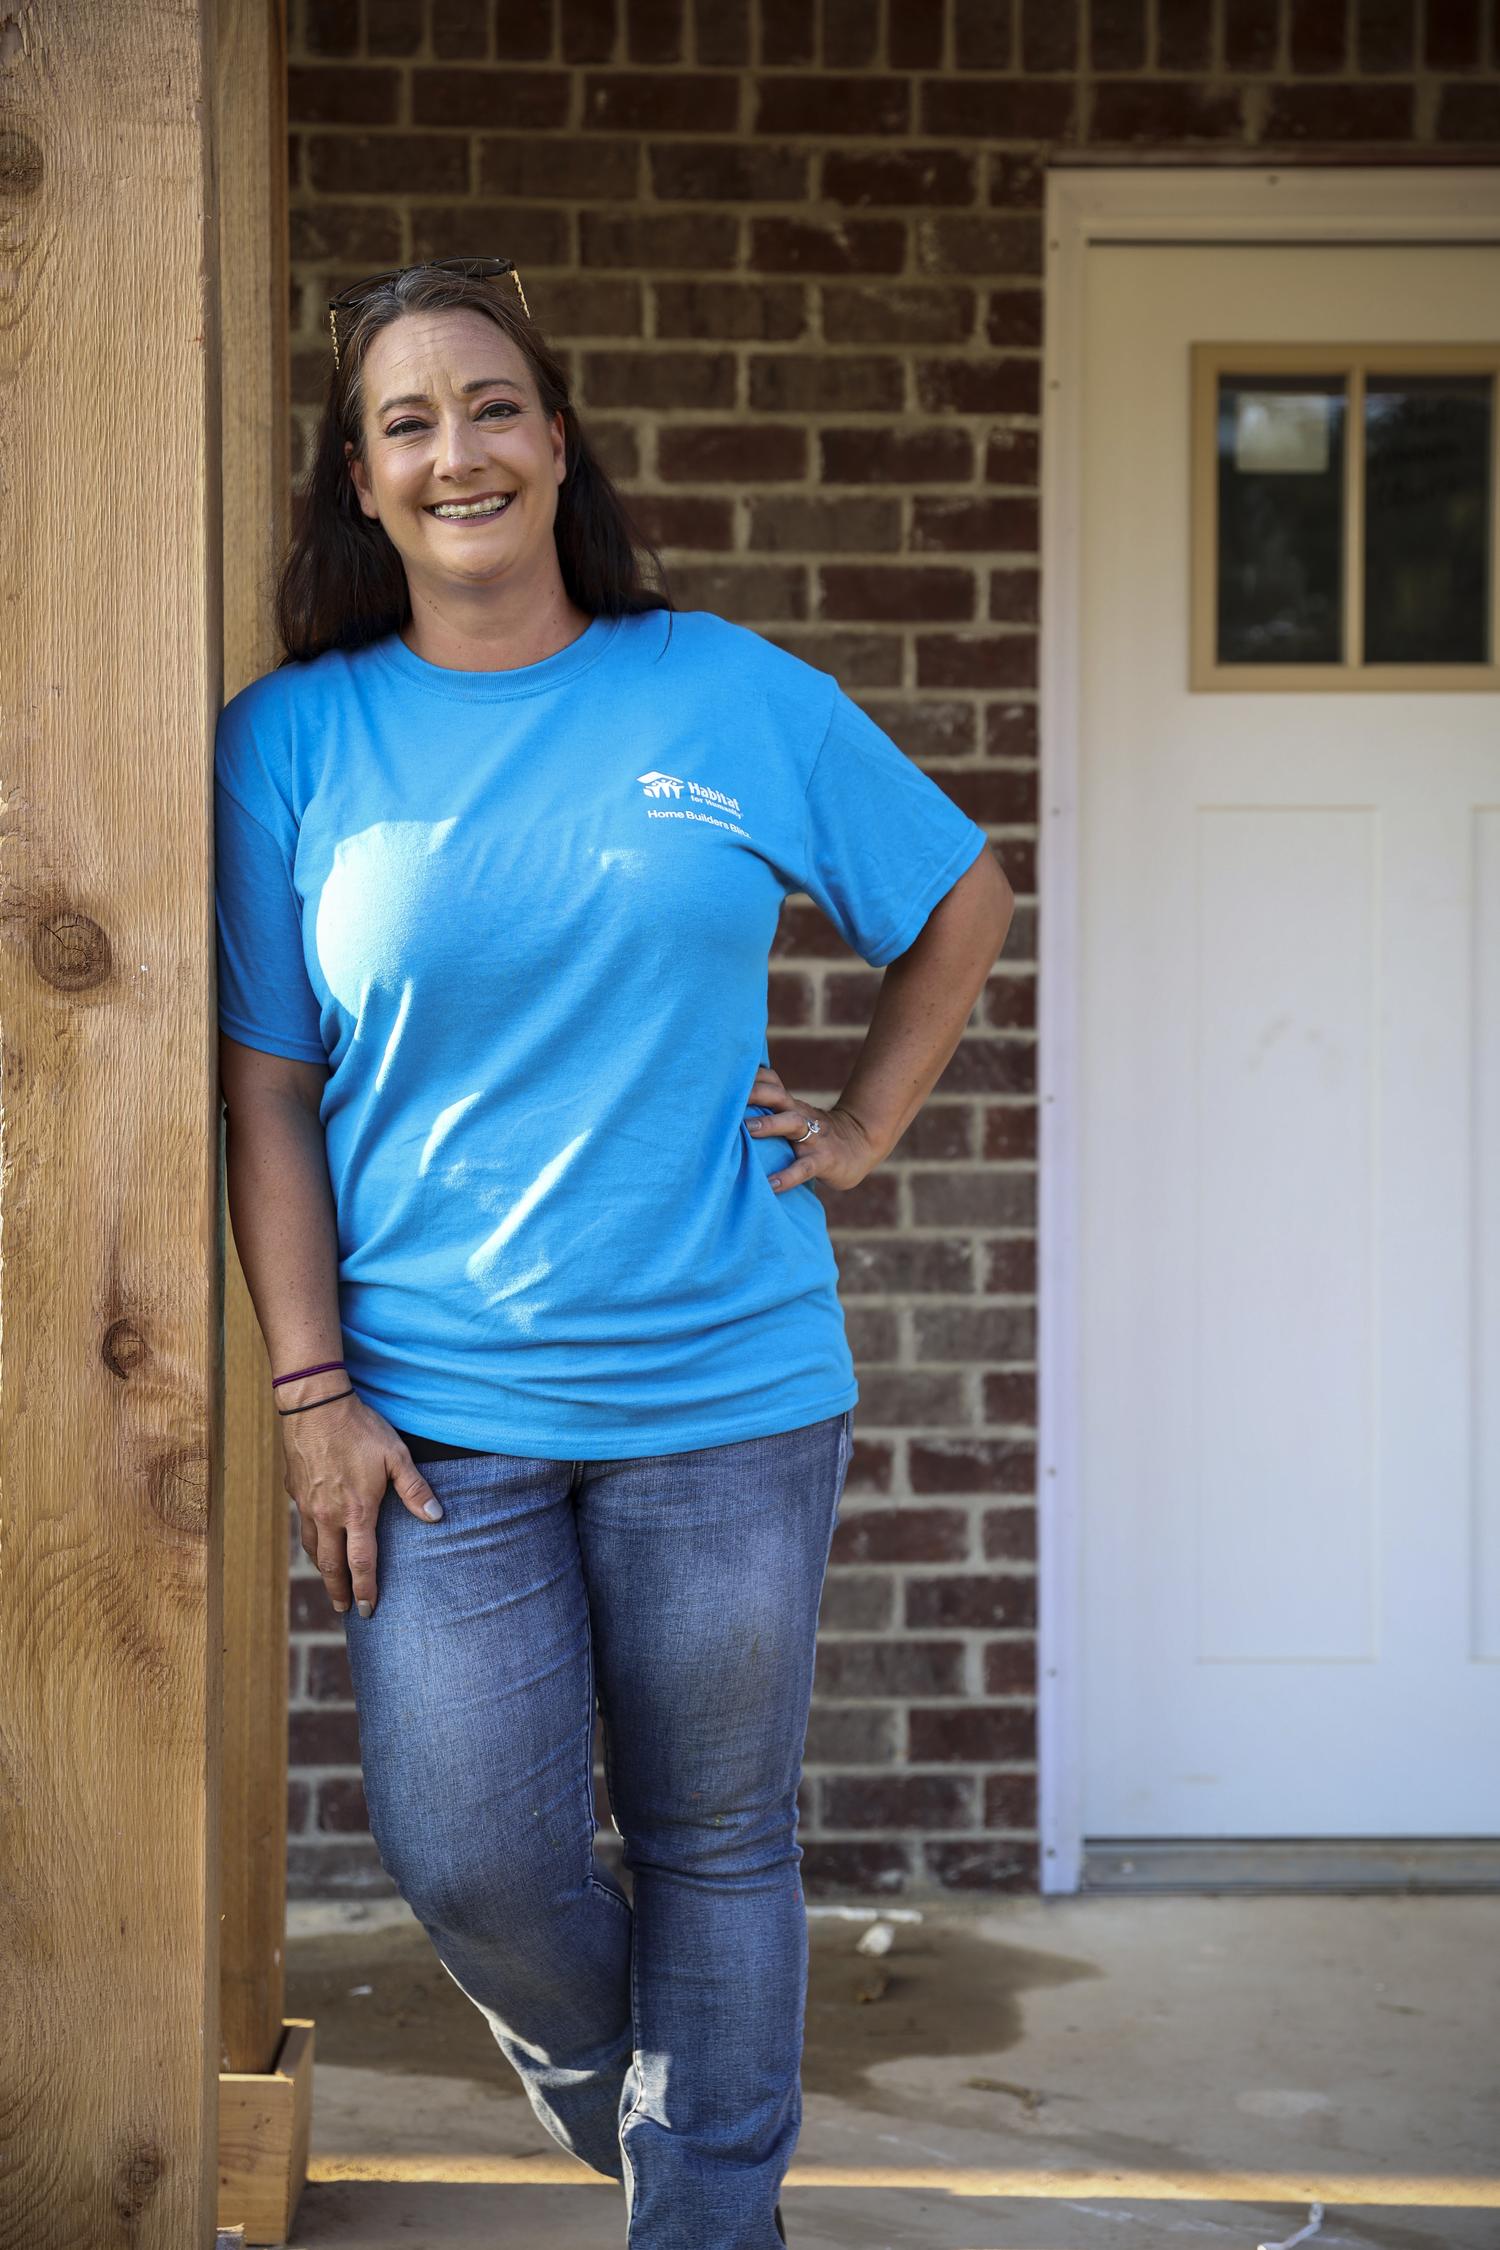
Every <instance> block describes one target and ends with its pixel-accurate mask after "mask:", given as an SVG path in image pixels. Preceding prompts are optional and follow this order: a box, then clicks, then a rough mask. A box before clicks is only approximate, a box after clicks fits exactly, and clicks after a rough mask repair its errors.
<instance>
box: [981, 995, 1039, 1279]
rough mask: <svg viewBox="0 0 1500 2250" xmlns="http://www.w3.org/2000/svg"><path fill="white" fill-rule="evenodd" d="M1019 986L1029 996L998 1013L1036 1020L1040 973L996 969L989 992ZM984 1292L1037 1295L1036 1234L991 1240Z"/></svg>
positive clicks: (985, 1252)
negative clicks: (1036, 999) (1037, 982)
mask: <svg viewBox="0 0 1500 2250" xmlns="http://www.w3.org/2000/svg"><path fill="white" fill-rule="evenodd" d="M1006 986H1015V987H1016V988H1017V990H1019V991H1020V992H1022V993H1025V994H1027V995H1028V996H1029V997H1028V998H1027V999H1025V1000H1024V1001H1012V1002H1009V1003H1008V1004H1006V1005H1005V1006H1004V1007H1003V1008H997V1010H996V1013H997V1014H1000V1013H1008V1014H1010V1015H1013V1016H1016V1017H1023V1016H1024V1017H1028V1018H1030V1019H1031V1020H1033V1021H1034V1020H1035V1015H1036V1006H1035V996H1036V975H1035V972H1034V971H1033V970H1030V969H1024V970H1018V971H1015V972H1013V973H1006V972H1005V971H1002V970H996V971H995V972H994V973H993V974H992V975H991V977H990V980H989V984H988V986H987V988H986V989H987V991H990V992H993V991H996V990H997V989H998V990H1004V988H1005V987H1006ZM984 1294H985V1295H986V1296H987V1297H1033V1296H1035V1294H1036V1237H1035V1236H1034V1235H1029V1234H1028V1235H1021V1236H1017V1237H1008V1238H1006V1239H1005V1240H1004V1241H999V1242H987V1243H986V1244H985V1251H984Z"/></svg>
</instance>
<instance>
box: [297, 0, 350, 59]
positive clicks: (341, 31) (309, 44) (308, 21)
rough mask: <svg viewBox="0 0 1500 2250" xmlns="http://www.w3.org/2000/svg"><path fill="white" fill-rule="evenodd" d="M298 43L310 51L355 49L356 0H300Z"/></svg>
mask: <svg viewBox="0 0 1500 2250" xmlns="http://www.w3.org/2000/svg"><path fill="white" fill-rule="evenodd" d="M302 44H303V46H304V47H305V48H306V49H307V52H308V53H309V54H310V55H352V54H355V53H357V52H358V49H359V0H303V7H302Z"/></svg>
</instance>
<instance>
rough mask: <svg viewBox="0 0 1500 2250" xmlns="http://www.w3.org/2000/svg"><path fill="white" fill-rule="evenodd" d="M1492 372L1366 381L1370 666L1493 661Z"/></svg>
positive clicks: (1367, 634)
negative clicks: (1491, 611) (1491, 586)
mask: <svg viewBox="0 0 1500 2250" xmlns="http://www.w3.org/2000/svg"><path fill="white" fill-rule="evenodd" d="M1491 397H1492V384H1491V379H1490V377H1489V376H1487V375H1374V374H1372V375H1369V376H1367V377H1366V379H1365V430H1364V443H1365V554H1364V566H1365V585H1364V595H1365V662H1366V663H1367V664H1485V663H1488V661H1489V655H1490V649H1489V614H1490V572H1491V570H1492V568H1493V557H1492V555H1491V553H1490V520H1489V519H1490V448H1491V446H1492V444H1493V442H1494V433H1493V427H1492V424H1493V414H1492V409H1491Z"/></svg>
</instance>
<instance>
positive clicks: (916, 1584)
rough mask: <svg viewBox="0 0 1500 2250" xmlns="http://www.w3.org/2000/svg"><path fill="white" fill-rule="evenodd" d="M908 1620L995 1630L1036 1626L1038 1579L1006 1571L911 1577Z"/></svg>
mask: <svg viewBox="0 0 1500 2250" xmlns="http://www.w3.org/2000/svg"><path fill="white" fill-rule="evenodd" d="M905 1622H906V1624H907V1625H908V1626H923V1625H938V1626H944V1625H946V1626H958V1627H965V1628H972V1627H978V1628H982V1629H988V1630H989V1631H992V1632H994V1631H1005V1630H1020V1629H1023V1628H1025V1627H1026V1626H1034V1625H1035V1624H1036V1580H1035V1578H1032V1577H1022V1576H1020V1575H1019V1574H1006V1573H1004V1572H997V1573H994V1574H992V1575H990V1576H989V1577H984V1578H979V1577H968V1576H965V1577H959V1576H957V1575H956V1574H955V1575H953V1576H951V1577H942V1578H908V1580H907V1581H906V1617H905Z"/></svg>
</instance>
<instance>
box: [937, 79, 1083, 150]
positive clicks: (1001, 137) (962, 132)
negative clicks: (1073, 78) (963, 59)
mask: <svg viewBox="0 0 1500 2250" xmlns="http://www.w3.org/2000/svg"><path fill="white" fill-rule="evenodd" d="M919 107H920V116H919V119H918V130H919V131H920V132H923V133H943V134H947V135H949V136H952V137H956V138H958V139H960V140H966V141H987V140H997V141H1057V140H1064V139H1066V138H1067V137H1068V135H1069V134H1070V133H1071V132H1072V131H1073V128H1074V123H1075V95H1074V89H1073V87H1072V85H1071V84H1070V83H1068V82H1066V81H1064V80H1058V79H1046V78H969V79H961V78H929V79H927V80H926V81H925V82H924V83H923V86H922V89H921V96H920V103H919Z"/></svg>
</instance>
